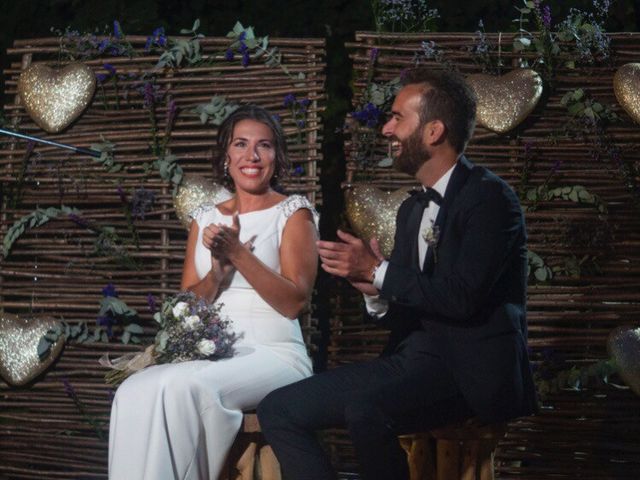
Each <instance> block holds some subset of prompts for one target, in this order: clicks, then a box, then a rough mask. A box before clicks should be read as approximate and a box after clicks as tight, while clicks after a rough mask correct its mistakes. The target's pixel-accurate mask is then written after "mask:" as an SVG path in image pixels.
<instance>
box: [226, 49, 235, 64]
mask: <svg viewBox="0 0 640 480" xmlns="http://www.w3.org/2000/svg"><path fill="white" fill-rule="evenodd" d="M224 59H225V60H226V61H227V62H231V61H232V60H233V50H231V49H230V48H227V51H226V52H224Z"/></svg>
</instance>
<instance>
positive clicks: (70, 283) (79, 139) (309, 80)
mask: <svg viewBox="0 0 640 480" xmlns="http://www.w3.org/2000/svg"><path fill="white" fill-rule="evenodd" d="M127 40H128V41H130V42H131V43H132V45H133V46H134V48H135V52H136V55H135V56H133V57H132V58H127V57H118V58H109V59H100V60H91V61H87V62H85V63H86V64H87V65H89V66H90V67H91V68H92V69H94V71H96V72H104V70H103V66H102V65H103V63H104V62H108V63H110V64H112V65H113V66H114V67H115V68H116V70H117V72H118V74H124V75H125V76H126V75H128V74H133V75H132V79H131V80H127V79H124V80H119V82H118V85H117V88H118V90H116V88H115V85H114V84H113V82H109V81H107V82H105V83H104V90H102V89H100V88H98V90H97V92H96V95H95V97H94V99H93V102H92V104H91V105H90V106H89V108H88V109H87V110H86V112H85V113H84V114H83V115H82V116H81V117H80V119H79V120H78V121H77V122H76V123H75V124H73V125H72V126H71V127H70V128H68V129H67V130H66V131H65V132H63V133H61V134H57V135H47V134H45V132H43V131H42V130H40V129H39V128H38V127H36V125H35V124H34V123H33V122H32V121H31V119H30V118H29V117H28V116H27V115H26V113H25V110H24V108H23V107H22V106H21V104H20V99H19V96H18V95H17V80H18V77H19V75H20V73H21V71H22V70H24V69H25V68H26V67H27V66H28V65H30V64H32V63H37V62H47V61H51V60H52V59H57V52H58V45H59V40H58V39H57V38H41V39H31V40H19V41H16V42H15V44H14V47H13V48H11V49H10V50H9V52H8V54H9V55H10V56H11V57H12V58H13V59H14V60H13V63H12V64H11V67H10V68H9V69H8V70H7V71H6V72H5V75H6V85H7V91H6V95H7V97H8V99H9V101H8V102H7V104H6V106H5V116H6V117H7V118H8V120H9V121H10V123H11V125H13V127H14V128H16V129H19V130H20V131H22V132H25V133H28V134H33V135H36V136H41V137H45V138H47V139H51V140H55V141H57V142H62V143H68V144H72V145H75V146H80V147H88V146H89V145H90V144H93V143H100V142H101V136H102V137H104V139H105V140H108V141H110V142H113V143H115V144H116V147H115V160H116V162H118V163H122V164H124V169H123V170H122V171H121V172H117V173H107V172H106V171H105V169H103V167H102V165H100V164H99V163H97V162H94V161H92V159H91V158H89V157H83V156H80V155H72V154H69V153H67V152H66V151H64V150H61V149H56V148H52V147H43V146H41V145H39V144H36V146H35V150H34V152H33V153H32V154H31V156H30V158H29V159H28V160H27V161H26V164H25V165H24V166H25V168H26V175H25V177H24V178H25V181H24V185H23V191H22V197H21V201H20V202H19V203H18V204H17V206H15V207H12V206H10V205H9V198H8V195H7V192H8V191H9V189H11V188H13V189H14V190H15V187H16V184H17V179H18V178H19V176H20V175H21V174H20V172H21V169H22V167H23V164H24V157H25V152H26V148H27V147H26V144H25V142H22V141H16V140H9V139H7V138H2V139H0V141H1V142H2V143H0V180H1V182H2V183H1V186H2V189H3V192H4V195H5V196H4V201H3V204H2V205H3V207H2V212H0V215H1V230H0V233H1V234H2V235H4V234H5V232H6V231H7V229H8V228H9V227H10V226H11V225H12V224H13V222H14V221H16V220H17V219H18V218H20V217H21V216H23V215H26V214H28V213H30V212H31V211H33V210H34V209H35V208H36V207H49V206H60V205H61V204H64V205H67V206H70V207H76V208H78V209H79V210H81V212H82V216H83V218H86V219H88V220H90V221H91V222H94V223H96V224H100V225H104V226H107V225H108V226H113V227H115V231H116V232H117V233H118V235H120V236H121V237H122V238H129V235H130V234H131V228H130V227H129V225H128V222H127V219H126V217H125V214H124V213H123V203H122V200H121V199H120V196H119V193H118V191H117V188H116V187H117V182H119V183H120V184H121V185H122V187H123V190H124V192H125V194H126V195H130V194H131V191H132V190H133V189H134V188H137V187H140V186H144V188H145V189H149V190H151V191H153V192H154V193H155V204H154V207H153V208H152V210H151V211H149V212H147V213H146V215H145V216H144V219H138V218H136V219H134V222H133V225H134V226H135V230H136V232H137V235H138V237H139V248H135V247H131V248H128V253H129V256H130V258H132V259H133V260H135V261H136V262H138V263H139V264H140V265H141V268H140V269H139V270H136V269H130V268H126V266H124V265H122V264H119V263H117V262H114V261H113V259H110V258H106V257H102V256H95V255H93V250H94V241H95V234H94V233H92V232H91V231H89V230H87V229H83V228H82V227H80V226H78V225H77V224H76V223H74V222H72V221H71V220H70V219H68V218H67V216H61V217H59V218H58V219H54V220H52V221H50V222H49V223H48V224H46V225H43V226H42V227H39V228H34V229H31V230H28V231H27V232H25V234H24V235H23V236H22V237H20V239H19V240H18V241H17V242H16V244H15V245H14V247H13V249H12V251H11V253H10V255H9V256H8V257H7V258H5V259H3V260H2V264H1V265H2V266H1V267H0V268H1V273H0V309H4V310H5V311H7V312H13V313H24V314H29V313H30V312H33V313H34V314H42V315H48V316H52V317H54V318H64V319H65V320H66V321H67V322H69V323H71V324H74V323H77V322H81V321H86V322H87V323H89V324H90V326H92V327H93V325H94V324H95V319H96V314H97V312H98V303H99V300H100V299H101V298H102V294H101V289H102V288H104V287H105V285H107V284H108V283H110V282H111V283H113V284H114V285H115V287H116V288H117V291H118V293H119V296H120V298H121V299H122V300H124V301H125V302H126V303H127V304H128V305H129V306H130V307H133V308H135V309H136V310H137V311H138V312H139V314H140V318H141V321H140V323H141V324H142V325H143V326H144V329H145V336H146V337H147V339H149V338H150V336H151V335H153V334H154V328H153V323H154V322H153V320H152V319H151V312H150V310H149V308H148V305H147V300H146V297H147V295H148V294H152V295H154V297H155V298H156V300H157V301H160V299H161V296H162V295H165V294H171V293H175V292H176V291H177V290H178V289H179V285H180V274H181V269H182V261H183V254H184V247H185V240H186V230H185V229H184V228H183V226H182V225H181V224H180V223H179V222H178V220H177V218H176V215H175V213H174V210H173V201H172V194H171V191H172V186H171V185H169V184H168V183H167V182H163V181H162V180H161V179H160V176H159V175H158V172H156V171H151V172H149V171H145V168H144V164H146V163H149V162H152V161H153V160H154V158H153V156H152V155H151V153H150V148H149V145H150V143H151V138H152V137H151V134H150V129H151V123H150V117H149V112H148V111H147V109H145V107H144V105H143V97H142V96H141V95H140V94H139V93H137V92H136V89H135V88H132V86H133V87H135V86H134V85H133V82H135V81H136V80H137V79H138V76H139V75H140V73H141V72H144V71H147V70H149V69H150V68H151V67H153V66H154V65H155V63H156V62H157V60H158V57H157V56H151V55H148V54H145V52H144V44H145V41H146V37H141V36H128V37H127ZM228 43H229V40H228V39H225V38H206V39H203V40H202V41H201V46H202V51H203V55H205V56H207V55H212V54H213V52H221V51H222V52H224V50H225V48H226V46H227V45H228ZM269 43H270V47H277V48H278V50H279V52H280V53H281V54H282V60H281V64H282V66H283V67H285V68H280V67H278V66H275V67H268V66H266V65H265V64H264V63H263V62H262V61H261V60H259V59H252V61H251V63H250V64H249V66H247V67H246V68H245V67H243V66H242V65H241V64H240V59H239V58H238V59H237V60H236V61H235V63H234V64H230V63H229V62H225V61H223V55H222V54H218V57H216V59H217V60H219V61H217V60H216V61H212V62H210V65H208V66H201V67H189V68H180V69H176V70H174V71H170V70H167V71H165V72H163V73H161V74H159V75H158V78H157V84H158V85H159V88H160V91H161V92H166V95H165V97H164V98H163V99H162V100H161V101H160V102H159V104H158V107H157V119H158V130H159V132H160V138H162V135H163V133H162V132H164V128H165V123H164V122H165V119H166V114H167V106H166V97H167V96H168V95H171V96H172V98H173V99H174V100H175V102H176V104H177V106H178V108H179V113H178V116H177V120H176V124H175V127H174V128H173V133H172V135H171V138H170V141H169V144H168V146H169V147H170V149H171V152H172V153H173V154H175V155H176V156H177V157H178V158H179V164H180V165H181V166H182V168H183V169H184V172H185V174H190V175H193V176H197V177H201V178H202V177H204V178H208V179H211V178H212V175H213V173H212V169H211V158H210V157H211V147H212V145H213V142H214V138H215V135H216V128H215V127H214V126H210V125H202V124H201V122H200V119H199V118H198V115H196V114H190V110H191V109H193V108H194V107H196V105H198V104H202V103H207V102H209V100H210V99H211V98H212V97H213V96H214V95H224V96H225V97H226V99H227V101H231V102H235V103H245V102H251V103H257V104H259V105H262V106H264V107H267V108H268V109H270V111H271V112H273V113H274V114H277V115H279V117H280V122H281V124H282V126H283V128H284V130H285V134H286V136H287V142H288V146H289V152H290V159H291V161H292V164H293V165H292V167H293V168H292V169H293V170H294V173H293V174H292V175H291V176H290V178H288V179H286V180H285V181H284V182H281V183H282V184H283V186H284V188H285V190H286V191H287V192H289V193H301V194H303V195H306V196H307V197H308V198H309V199H310V200H311V201H312V202H313V203H315V204H317V205H318V204H319V203H320V202H321V199H320V195H319V194H320V188H319V183H318V175H319V171H318V168H317V164H318V161H319V160H320V155H321V154H320V142H321V124H320V112H321V111H322V110H323V108H324V101H325V94H324V40H317V39H276V38H273V39H270V41H269ZM285 69H286V70H287V71H288V73H286V72H285ZM300 73H303V74H304V78H303V79H302V78H301V77H299V76H298V75H299V74H300ZM127 90H129V93H128V96H127V95H126V94H125V92H126V91H127ZM287 94H294V95H295V96H296V98H297V99H299V100H300V99H309V101H310V103H309V105H308V108H307V113H306V121H305V122H304V124H300V125H298V124H297V122H296V121H295V120H294V118H292V114H291V111H290V109H289V108H285V107H284V104H283V100H284V97H285V96H286V95H287ZM298 120H299V118H298ZM303 323H304V326H303V328H304V330H305V334H306V335H307V338H308V335H309V333H310V330H311V328H312V326H311V318H310V316H307V317H306V321H305V322H303ZM135 348H136V347H130V346H125V345H121V344H119V343H97V344H92V345H87V344H75V345H73V344H69V345H68V346H67V347H66V349H65V351H64V352H63V354H62V356H61V358H60V360H59V361H58V362H57V363H56V364H55V366H54V367H53V368H52V369H51V370H49V371H48V372H47V373H46V374H45V375H44V377H43V378H40V379H38V381H36V382H35V383H34V384H32V385H30V386H28V387H25V388H9V387H8V386H7V385H5V384H4V383H0V477H2V478H5V477H4V476H3V475H6V478H32V479H36V478H37V479H42V478H65V479H68V478H106V456H107V443H106V437H107V436H108V414H109V410H110V402H111V396H112V393H113V392H112V390H111V388H110V387H109V386H108V385H106V384H105V383H104V380H103V376H104V373H105V370H104V368H103V367H100V366H99V365H98V363H97V360H98V358H99V357H100V356H101V355H102V354H104V353H107V352H109V353H111V354H112V357H113V356H117V355H118V354H120V353H122V352H127V351H132V350H133V349H135ZM63 379H68V384H69V385H70V387H71V388H73V389H74V390H75V393H76V395H77V397H78V399H79V400H80V402H81V403H82V405H83V406H84V410H85V411H84V412H83V413H81V412H79V410H78V408H77V406H76V405H74V402H73V401H72V400H71V398H70V396H69V395H68V393H70V392H67V393H65V388H64V385H63ZM67 389H69V387H67Z"/></svg>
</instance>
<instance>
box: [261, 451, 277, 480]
mask: <svg viewBox="0 0 640 480" xmlns="http://www.w3.org/2000/svg"><path fill="white" fill-rule="evenodd" d="M258 464H259V469H260V474H259V476H257V477H256V480H258V479H260V480H281V478H282V476H281V473H280V464H279V463H278V460H277V459H276V456H275V454H274V453H273V450H272V449H271V447H270V446H269V445H263V446H262V447H261V448H260V453H259V460H258Z"/></svg>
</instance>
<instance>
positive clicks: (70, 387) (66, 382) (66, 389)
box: [62, 377, 78, 400]
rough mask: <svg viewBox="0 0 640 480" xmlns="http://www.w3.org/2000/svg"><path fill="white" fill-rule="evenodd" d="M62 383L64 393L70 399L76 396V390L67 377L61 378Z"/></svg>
mask: <svg viewBox="0 0 640 480" xmlns="http://www.w3.org/2000/svg"><path fill="white" fill-rule="evenodd" d="M62 385H63V386H64V393H66V394H67V396H68V397H69V398H71V399H72V400H75V399H76V398H78V394H77V393H76V390H75V389H74V388H73V385H71V382H70V381H69V379H68V378H67V377H63V378H62Z"/></svg>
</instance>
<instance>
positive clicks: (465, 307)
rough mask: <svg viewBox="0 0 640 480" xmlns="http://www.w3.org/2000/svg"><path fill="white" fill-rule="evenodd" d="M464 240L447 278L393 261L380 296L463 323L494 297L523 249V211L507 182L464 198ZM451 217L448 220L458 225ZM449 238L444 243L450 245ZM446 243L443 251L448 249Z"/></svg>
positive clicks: (491, 183) (483, 185)
mask: <svg viewBox="0 0 640 480" xmlns="http://www.w3.org/2000/svg"><path fill="white" fill-rule="evenodd" d="M464 201H465V202H466V205H467V206H466V208H465V209H464V211H462V212H459V214H461V215H463V217H462V225H463V227H462V228H463V232H462V239H461V243H460V248H459V251H458V252H455V254H456V256H457V259H456V262H455V264H454V267H453V269H452V270H451V272H450V273H449V274H447V275H443V274H441V273H439V272H438V269H437V268H436V269H435V272H434V274H433V275H432V276H428V275H424V274H420V273H418V272H416V271H415V269H411V268H409V267H408V266H407V265H405V264H402V263H401V262H395V261H394V260H393V258H392V259H391V261H390V262H389V266H388V268H387V272H386V275H385V279H384V283H383V286H382V289H381V297H382V298H386V299H388V300H389V301H390V302H391V304H392V305H393V304H398V305H402V306H406V307H410V308H414V309H417V310H420V311H422V312H423V313H426V314H434V315H437V316H439V317H441V318H451V319H454V320H456V321H464V320H465V319H468V318H470V317H472V316H473V315H474V314H475V313H477V312H478V311H479V310H480V309H481V308H482V307H484V306H485V304H486V301H487V299H488V298H490V294H491V291H492V288H493V287H494V285H495V283H496V281H497V280H498V278H500V276H501V274H502V273H503V272H504V269H505V268H507V266H508V265H509V264H510V263H511V261H512V260H513V255H518V254H519V249H518V248H517V247H518V246H520V245H524V241H525V239H524V226H523V216H522V210H521V208H520V205H519V202H518V199H517V197H516V195H515V193H514V192H513V190H511V189H510V188H509V187H508V186H507V185H506V184H505V183H504V182H501V181H498V180H486V181H484V180H483V181H480V182H478V184H477V185H475V186H474V189H473V191H469V192H467V195H466V196H465V198H464ZM453 220H454V219H453V218H449V219H448V221H453ZM446 241H447V238H446V237H444V238H443V239H442V242H444V243H446ZM444 243H441V244H440V245H439V246H438V248H440V249H444V248H446V245H444Z"/></svg>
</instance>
